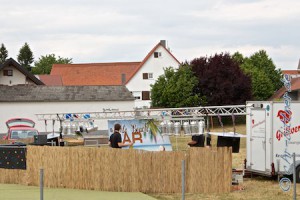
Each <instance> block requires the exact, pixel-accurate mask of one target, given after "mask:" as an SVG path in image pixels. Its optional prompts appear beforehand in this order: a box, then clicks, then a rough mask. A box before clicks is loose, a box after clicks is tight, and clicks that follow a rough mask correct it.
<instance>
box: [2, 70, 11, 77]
mask: <svg viewBox="0 0 300 200" xmlns="http://www.w3.org/2000/svg"><path fill="white" fill-rule="evenodd" d="M3 76H13V70H12V69H5V70H3Z"/></svg>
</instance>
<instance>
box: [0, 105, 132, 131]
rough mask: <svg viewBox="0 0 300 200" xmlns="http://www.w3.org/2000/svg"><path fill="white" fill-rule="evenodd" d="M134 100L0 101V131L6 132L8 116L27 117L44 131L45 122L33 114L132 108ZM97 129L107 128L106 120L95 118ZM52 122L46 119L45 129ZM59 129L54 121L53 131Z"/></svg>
mask: <svg viewBox="0 0 300 200" xmlns="http://www.w3.org/2000/svg"><path fill="white" fill-rule="evenodd" d="M133 107H134V101H104V102H17V103H16V102H11V103H10V102H5V103H0V110H1V112H0V133H6V132H7V128H6V124H5V122H6V121H7V120H8V119H10V118H19V117H24V118H29V119H32V120H33V121H35V122H36V128H37V129H38V131H41V132H45V122H44V121H38V119H37V116H36V115H35V114H46V113H74V112H103V108H106V109H107V108H114V109H119V110H120V111H125V110H133ZM95 124H96V125H98V127H99V130H107V120H96V121H95ZM52 129H53V128H52V122H50V121H48V126H47V130H48V132H49V131H52ZM58 130H59V122H56V123H55V131H58Z"/></svg>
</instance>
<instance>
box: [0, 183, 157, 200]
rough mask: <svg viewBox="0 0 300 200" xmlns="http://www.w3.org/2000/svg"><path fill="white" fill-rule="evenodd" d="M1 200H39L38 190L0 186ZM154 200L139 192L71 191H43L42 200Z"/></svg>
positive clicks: (19, 186)
mask: <svg viewBox="0 0 300 200" xmlns="http://www.w3.org/2000/svg"><path fill="white" fill-rule="evenodd" d="M0 199H1V200H19V199H22V200H39V199H40V189H39V187H35V186H23V185H15V184H0ZM83 199H84V200H98V199H99V200H100V199H101V200H140V199H144V200H154V199H155V198H153V197H150V196H148V195H145V194H143V193H140V192H101V191H91V190H73V189H54V188H51V189H49V188H45V189H44V200H83Z"/></svg>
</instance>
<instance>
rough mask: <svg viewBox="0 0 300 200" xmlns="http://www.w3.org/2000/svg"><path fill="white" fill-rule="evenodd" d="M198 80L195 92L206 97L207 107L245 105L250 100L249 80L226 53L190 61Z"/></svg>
mask: <svg viewBox="0 0 300 200" xmlns="http://www.w3.org/2000/svg"><path fill="white" fill-rule="evenodd" d="M191 66H192V71H193V72H194V73H195V75H196V76H197V78H198V81H199V82H198V85H197V89H196V91H197V92H198V93H201V94H202V95H204V96H206V99H207V103H208V105H212V106H220V105H234V104H245V101H247V100H251V79H250V77H249V76H247V75H245V74H244V73H243V71H242V70H241V69H240V67H239V65H238V63H237V62H236V61H234V60H233V59H232V58H231V57H230V55H229V54H228V53H225V54H223V53H221V54H215V55H214V56H211V57H209V58H208V57H200V58H196V59H194V60H192V61H191Z"/></svg>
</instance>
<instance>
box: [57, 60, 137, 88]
mask: <svg viewBox="0 0 300 200" xmlns="http://www.w3.org/2000/svg"><path fill="white" fill-rule="evenodd" d="M139 65H140V62H120V63H89V64H54V65H53V67H52V70H51V75H60V76H61V77H62V82H63V85H122V74H125V76H126V80H127V78H128V77H131V76H132V74H133V73H134V71H135V70H136V68H138V66H139Z"/></svg>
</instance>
